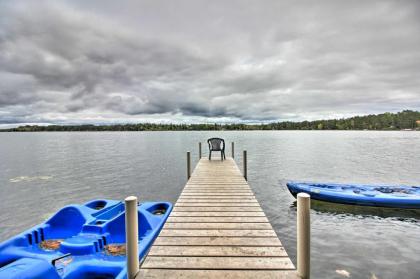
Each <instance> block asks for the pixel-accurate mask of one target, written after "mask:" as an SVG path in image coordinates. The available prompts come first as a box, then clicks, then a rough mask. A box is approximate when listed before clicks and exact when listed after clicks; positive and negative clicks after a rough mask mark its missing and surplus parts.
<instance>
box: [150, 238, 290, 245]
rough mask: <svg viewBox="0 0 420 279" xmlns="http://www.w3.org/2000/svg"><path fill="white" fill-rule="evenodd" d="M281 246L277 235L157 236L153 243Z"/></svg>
mask: <svg viewBox="0 0 420 279" xmlns="http://www.w3.org/2000/svg"><path fill="white" fill-rule="evenodd" d="M181 243H182V245H186V246H191V245H193V246H203V245H204V246H205V245H211V246H282V245H281V242H280V240H279V239H278V238H277V237H257V238H255V237H184V236H182V237H175V236H168V237H166V236H159V237H158V238H156V240H155V245H175V246H179V245H180V244H181Z"/></svg>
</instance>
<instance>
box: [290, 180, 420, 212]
mask: <svg viewBox="0 0 420 279" xmlns="http://www.w3.org/2000/svg"><path fill="white" fill-rule="evenodd" d="M287 188H289V191H290V193H292V195H293V196H295V197H296V195H297V194H298V193H302V192H303V193H308V194H309V195H310V196H311V198H312V199H315V200H320V201H327V202H335V203H344V204H355V205H367V206H379V207H393V208H413V209H420V187H418V186H384V185H382V186H373V185H355V184H353V185H351V184H350V185H349V184H324V183H309V182H288V183H287Z"/></svg>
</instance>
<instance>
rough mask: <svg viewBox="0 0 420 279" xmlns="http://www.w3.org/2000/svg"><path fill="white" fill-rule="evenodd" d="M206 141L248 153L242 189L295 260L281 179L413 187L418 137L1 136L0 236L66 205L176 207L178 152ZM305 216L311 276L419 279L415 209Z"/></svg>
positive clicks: (181, 172) (322, 211)
mask: <svg viewBox="0 0 420 279" xmlns="http://www.w3.org/2000/svg"><path fill="white" fill-rule="evenodd" d="M212 136H219V137H223V138H225V139H226V141H227V142H231V141H234V142H235V149H236V151H237V154H236V155H237V156H236V160H237V163H238V164H239V166H241V164H242V161H241V152H240V151H241V150H243V149H246V150H248V178H249V183H250V185H251V187H252V188H253V190H254V192H255V194H256V196H257V198H258V200H259V201H260V203H261V205H262V207H263V209H264V210H265V212H266V214H267V216H268V218H269V220H270V221H271V223H272V225H273V227H274V229H275V230H276V232H277V234H278V235H279V237H280V239H281V240H282V242H283V245H284V246H285V247H286V249H287V252H288V253H289V255H290V256H291V258H292V260H293V262H294V263H296V205H295V199H294V198H293V197H292V196H291V195H290V194H289V192H288V190H287V188H286V185H285V183H286V181H287V180H308V181H322V182H344V183H347V182H348V183H350V182H351V183H385V184H408V185H420V133H418V132H373V131H372V132H371V131H348V132H347V131H346V132H344V131H246V132H245V131H232V132H101V133H75V132H74V133H0V196H1V202H0V240H1V241H2V240H5V239H7V238H8V237H10V236H12V235H14V234H16V233H18V232H21V231H23V230H25V229H28V228H30V227H31V226H33V225H35V224H38V223H40V222H41V221H43V220H45V219H46V218H47V217H49V216H50V215H51V214H52V213H54V212H55V211H56V210H58V209H59V208H61V207H63V206H65V205H67V204H69V203H84V202H86V201H88V200H90V199H95V198H100V197H102V198H109V199H123V198H124V197H126V196H128V195H137V196H138V197H139V198H140V200H142V201H144V200H152V201H157V200H168V201H171V202H175V201H176V199H177V197H178V195H179V193H180V192H181V190H182V188H183V186H184V184H185V183H186V163H185V158H186V155H185V153H186V151H189V150H190V151H191V152H192V158H193V159H194V162H193V164H194V165H195V163H196V161H197V157H198V144H197V143H198V142H199V141H201V142H203V143H204V142H205V140H206V139H207V138H209V137H212ZM203 147H205V145H203ZM228 147H230V144H229V145H228ZM203 149H204V150H205V148H203ZM204 154H207V152H205V153H204ZM227 154H229V155H230V148H228V151H227ZM311 214H312V215H311V218H312V227H311V228H312V254H311V256H312V262H311V264H312V275H313V277H312V278H320V279H322V278H346V277H345V276H344V275H340V274H338V273H337V270H345V271H346V272H349V273H350V278H379V279H384V278H413V279H418V278H420V222H419V221H420V213H419V211H415V210H389V209H387V210H385V209H380V208H367V207H352V206H339V205H335V204H329V203H322V202H314V203H313V204H312V210H311ZM341 273H345V272H343V271H342V272H341ZM373 276H376V277H373Z"/></svg>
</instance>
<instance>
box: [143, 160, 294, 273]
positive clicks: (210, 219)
mask: <svg viewBox="0 0 420 279" xmlns="http://www.w3.org/2000/svg"><path fill="white" fill-rule="evenodd" d="M137 278H298V277H297V273H296V270H295V267H294V265H293V263H292V261H291V260H290V258H289V257H288V255H287V253H286V251H285V249H284V248H283V246H282V244H281V242H280V240H279V238H278V237H277V235H276V233H275V232H274V230H273V228H272V226H271V224H270V223H269V221H268V219H267V217H266V216H265V214H264V212H263V210H262V209H261V207H260V205H259V203H258V201H257V199H256V198H255V196H254V194H253V192H252V190H251V188H250V187H249V185H248V183H247V182H246V180H245V179H244V178H243V176H242V174H241V173H240V171H239V169H238V167H237V166H236V164H235V161H234V160H233V159H231V158H227V160H225V161H219V160H212V161H209V160H207V159H206V158H202V159H201V160H200V161H199V162H198V164H197V167H196V168H195V170H194V172H193V174H192V176H191V178H190V180H189V181H188V183H187V184H186V186H185V188H184V190H183V192H182V193H181V195H180V197H179V199H178V201H177V203H176V204H175V206H174V209H173V211H172V212H171V214H170V216H169V218H168V220H167V222H166V223H165V225H164V227H163V229H162V231H161V233H160V235H159V237H158V238H157V239H156V241H155V242H154V244H153V246H152V248H151V250H150V252H149V253H148V255H147V257H146V259H145V261H144V263H143V264H142V266H141V268H140V272H139V273H138V277H137Z"/></svg>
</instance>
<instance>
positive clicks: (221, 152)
mask: <svg viewBox="0 0 420 279" xmlns="http://www.w3.org/2000/svg"><path fill="white" fill-rule="evenodd" d="M220 158H221V159H222V161H223V151H220Z"/></svg>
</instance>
